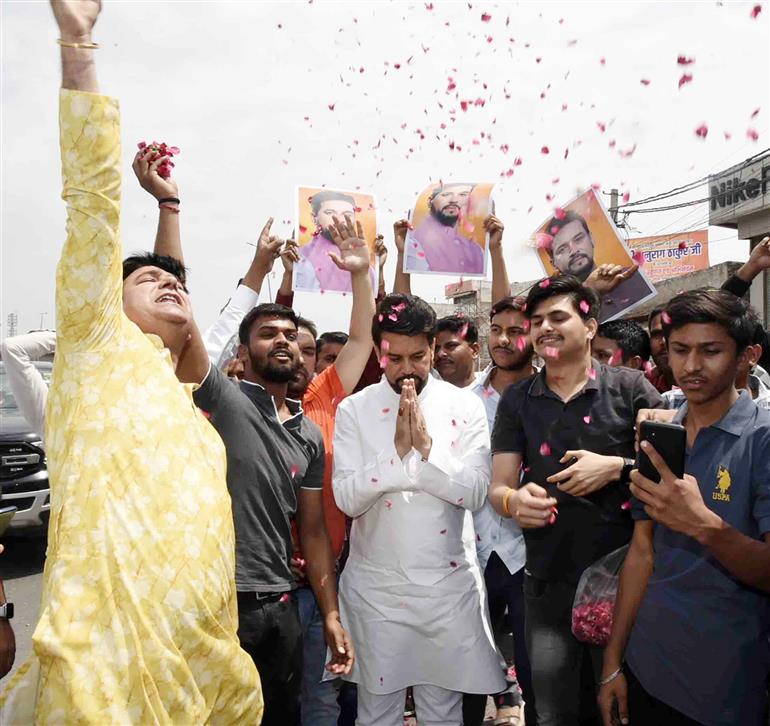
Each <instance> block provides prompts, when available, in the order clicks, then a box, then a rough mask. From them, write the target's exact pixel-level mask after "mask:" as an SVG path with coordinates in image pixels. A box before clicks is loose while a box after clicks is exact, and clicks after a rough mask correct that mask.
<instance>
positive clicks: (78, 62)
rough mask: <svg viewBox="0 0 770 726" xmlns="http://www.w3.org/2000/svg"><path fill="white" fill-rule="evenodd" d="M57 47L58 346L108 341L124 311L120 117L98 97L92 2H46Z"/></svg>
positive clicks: (110, 103)
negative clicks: (62, 238)
mask: <svg viewBox="0 0 770 726" xmlns="http://www.w3.org/2000/svg"><path fill="white" fill-rule="evenodd" d="M52 7H53V11H54V16H55V17H56V21H57V23H58V25H59V35H60V40H61V41H62V42H64V43H68V44H70V45H78V46H80V47H67V46H62V49H61V58H62V90H61V94H60V124H59V129H60V144H61V159H62V177H63V192H62V197H63V198H64V200H65V202H66V204H67V240H66V242H65V245H64V249H63V250H62V255H61V259H60V260H59V265H58V268H57V275H56V319H57V328H58V330H57V335H58V347H59V351H60V352H62V353H66V352H67V351H68V350H69V349H70V348H74V347H77V348H78V349H79V350H83V349H95V348H99V347H102V346H104V345H107V344H109V341H110V340H111V339H112V337H113V336H114V335H115V334H116V332H117V331H118V330H119V329H120V325H121V321H122V316H123V298H122V291H123V288H122V277H123V276H122V259H121V258H122V250H121V246H120V240H119V237H118V232H119V223H120V163H121V158H120V115H119V111H118V103H117V101H116V100H115V99H111V98H107V97H105V96H100V95H97V94H98V85H97V83H96V70H95V66H94V61H93V54H94V53H95V52H96V51H95V50H92V49H89V48H87V47H82V46H88V45H89V44H91V31H92V29H93V26H94V23H95V22H96V18H97V16H98V14H99V9H100V3H99V2H97V1H96V0H66V1H63V2H58V1H57V2H53V3H52Z"/></svg>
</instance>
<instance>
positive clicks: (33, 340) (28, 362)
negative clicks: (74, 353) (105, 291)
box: [0, 330, 56, 435]
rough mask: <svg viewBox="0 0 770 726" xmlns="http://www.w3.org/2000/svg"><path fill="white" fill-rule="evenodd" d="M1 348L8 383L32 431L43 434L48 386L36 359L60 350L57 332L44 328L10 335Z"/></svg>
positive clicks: (0, 344) (1, 344)
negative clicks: (36, 365) (36, 363)
mask: <svg viewBox="0 0 770 726" xmlns="http://www.w3.org/2000/svg"><path fill="white" fill-rule="evenodd" d="M0 350H2V353H3V362H4V363H5V372H6V375H7V376H8V385H9V386H10V389H11V392H12V393H13V395H14V397H15V398H16V403H17V404H18V406H19V411H21V413H22V415H23V416H24V418H25V419H27V423H29V425H30V426H31V427H32V430H33V431H35V433H38V434H40V435H42V434H43V428H44V424H45V405H46V402H47V401H48V386H47V385H46V382H45V381H44V380H43V376H42V375H41V374H40V371H39V370H38V369H37V368H35V365H34V363H33V361H36V360H40V359H41V358H43V357H45V356H47V355H53V353H54V351H55V350H56V333H55V332H54V331H53V330H40V331H38V332H35V333H28V334H27V335H17V336H15V337H13V338H6V339H5V340H4V341H3V342H2V343H0Z"/></svg>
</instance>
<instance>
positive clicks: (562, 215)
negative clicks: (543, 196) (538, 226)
mask: <svg viewBox="0 0 770 726" xmlns="http://www.w3.org/2000/svg"><path fill="white" fill-rule="evenodd" d="M553 216H554V217H556V219H560V220H561V219H564V218H565V217H566V216H567V213H566V212H565V211H564V210H563V209H562V208H561V207H556V209H554V210H553Z"/></svg>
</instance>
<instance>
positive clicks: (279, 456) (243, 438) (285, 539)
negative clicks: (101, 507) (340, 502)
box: [193, 304, 354, 726]
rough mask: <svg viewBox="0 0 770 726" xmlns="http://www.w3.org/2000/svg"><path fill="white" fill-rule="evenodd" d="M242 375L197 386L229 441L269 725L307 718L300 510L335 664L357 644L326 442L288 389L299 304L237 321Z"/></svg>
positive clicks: (253, 651)
mask: <svg viewBox="0 0 770 726" xmlns="http://www.w3.org/2000/svg"><path fill="white" fill-rule="evenodd" d="M239 339H240V349H239V357H240V358H241V359H242V360H243V361H244V377H243V380H242V381H240V383H238V384H233V383H232V382H230V381H229V380H228V379H227V377H226V376H225V375H224V374H223V373H222V372H221V371H219V370H218V369H217V368H215V367H213V366H212V367H210V368H209V372H208V374H207V375H206V377H205V379H204V380H203V383H202V384H201V385H200V387H199V388H198V389H197V390H196V391H195V392H194V394H193V397H194V400H195V403H196V404H197V405H198V406H200V408H201V409H203V410H204V411H206V412H208V414H209V415H210V420H211V423H212V424H213V425H214V427H215V428H216V430H217V431H218V432H219V435H220V436H221V437H222V439H223V441H224V443H225V448H226V450H227V486H228V489H229V491H230V497H231V499H232V506H233V518H234V521H235V560H236V564H235V569H236V572H235V584H236V588H237V590H238V619H239V627H238V636H239V638H240V640H241V646H242V647H243V649H244V650H246V651H247V652H248V653H249V654H250V655H251V657H252V658H253V659H254V662H255V663H256V665H257V669H258V670H259V675H260V678H261V680H262V691H263V695H264V700H265V713H264V718H263V721H262V723H263V725H266V724H275V725H280V726H293V725H294V724H298V723H299V721H298V719H299V693H300V687H301V680H302V630H301V626H300V621H299V614H298V610H297V603H296V601H295V600H294V599H293V598H292V597H291V596H290V594H289V593H290V591H291V590H293V589H294V588H295V587H296V582H295V579H294V575H293V574H292V571H291V567H290V561H291V555H292V550H293V546H292V538H291V520H292V519H293V518H295V517H296V520H297V524H298V527H299V534H300V537H301V539H302V544H303V552H304V554H305V560H306V575H307V579H308V580H309V581H310V585H311V587H312V588H313V592H314V593H315V596H316V598H317V600H318V603H319V606H320V609H321V612H322V613H323V616H324V629H325V635H326V642H327V644H328V645H329V647H330V648H331V652H332V660H331V662H330V663H329V665H327V669H329V670H330V671H331V672H332V673H335V674H344V673H349V672H350V668H351V666H352V663H353V658H354V656H353V649H352V646H351V645H350V640H349V638H348V635H347V633H346V632H345V631H344V630H343V628H342V625H341V624H340V619H339V608H338V603H337V580H336V575H335V563H334V556H333V554H332V549H331V544H330V542H329V535H328V534H327V531H326V525H325V523H324V518H323V499H322V485H323V472H324V457H325V454H324V445H323V438H322V436H321V431H320V429H319V428H318V426H316V424H314V423H313V422H312V421H310V420H308V419H306V418H304V416H303V413H302V406H301V404H300V402H299V401H293V400H291V399H288V398H286V389H287V385H288V383H289V381H290V380H291V378H292V376H293V375H294V374H295V372H296V371H297V369H298V368H299V366H300V365H301V364H302V363H301V361H302V359H301V355H300V352H299V347H298V344H297V318H296V315H295V314H294V312H293V311H292V310H291V308H287V307H284V306H283V305H274V304H265V305H258V306H257V307H255V308H253V309H252V310H251V311H250V312H249V313H248V314H247V315H246V317H245V318H244V319H243V322H242V323H241V326H240V330H239Z"/></svg>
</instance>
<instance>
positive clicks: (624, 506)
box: [620, 499, 631, 511]
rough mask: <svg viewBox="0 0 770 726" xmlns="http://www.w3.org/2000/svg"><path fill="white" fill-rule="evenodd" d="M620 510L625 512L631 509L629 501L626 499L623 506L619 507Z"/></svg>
mask: <svg viewBox="0 0 770 726" xmlns="http://www.w3.org/2000/svg"><path fill="white" fill-rule="evenodd" d="M620 508H621V509H622V510H623V511H627V510H629V509H631V500H630V499H626V501H625V502H623V504H621V505H620Z"/></svg>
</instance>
